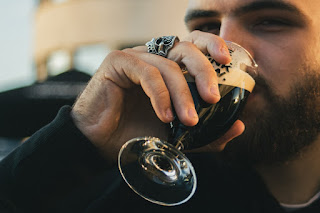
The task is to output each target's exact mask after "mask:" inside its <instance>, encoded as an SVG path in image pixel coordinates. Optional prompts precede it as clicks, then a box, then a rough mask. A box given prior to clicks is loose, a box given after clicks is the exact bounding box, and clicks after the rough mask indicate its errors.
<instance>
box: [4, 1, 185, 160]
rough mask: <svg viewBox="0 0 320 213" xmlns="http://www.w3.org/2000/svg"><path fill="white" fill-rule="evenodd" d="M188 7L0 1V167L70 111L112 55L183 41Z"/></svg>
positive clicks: (179, 3) (174, 3) (162, 3)
mask: <svg viewBox="0 0 320 213" xmlns="http://www.w3.org/2000/svg"><path fill="white" fill-rule="evenodd" d="M186 6H187V0H174V1H173V0H161V1H159V0H10V1H4V0H2V1H1V3H0V29H1V33H0V47H1V48H0V160H1V158H2V157H1V156H4V155H5V154H7V153H8V150H10V149H11V147H15V146H16V145H17V144H20V143H21V141H22V140H23V139H24V138H25V137H28V136H29V135H31V134H32V133H33V132H34V131H36V130H37V129H39V128H40V127H41V126H43V125H45V124H46V123H48V122H50V121H51V120H52V119H53V118H54V116H55V114H56V112H57V110H58V109H59V108H60V107H61V106H62V105H64V104H72V103H73V102H74V100H75V98H76V96H77V95H78V94H79V93H80V92H81V90H82V89H83V88H84V86H85V84H86V82H87V81H88V80H89V79H90V77H91V76H92V75H93V73H94V72H95V71H96V69H97V68H98V66H99V65H100V63H101V62H102V60H103V59H104V57H105V56H106V55H107V54H108V53H109V52H110V51H112V50H116V49H123V48H126V47H132V46H136V45H143V44H144V43H145V42H146V41H148V40H150V39H151V38H152V37H158V36H162V35H178V36H180V37H183V36H185V35H186V32H187V31H186V27H185V25H184V22H183V17H184V13H185V10H186ZM8 141H9V143H8ZM8 147H9V148H10V149H8Z"/></svg>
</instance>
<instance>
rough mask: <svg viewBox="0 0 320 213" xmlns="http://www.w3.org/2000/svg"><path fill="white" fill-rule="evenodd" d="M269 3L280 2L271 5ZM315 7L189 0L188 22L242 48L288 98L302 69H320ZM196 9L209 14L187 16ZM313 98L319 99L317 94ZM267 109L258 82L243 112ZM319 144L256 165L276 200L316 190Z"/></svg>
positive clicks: (290, 0) (299, 198)
mask: <svg viewBox="0 0 320 213" xmlns="http://www.w3.org/2000/svg"><path fill="white" fill-rule="evenodd" d="M270 2H277V3H282V5H280V4H277V5H273V6H272V7H270ZM256 3H258V4H260V5H261V4H265V3H268V4H269V6H268V7H269V8H266V6H267V5H266V4H265V5H264V9H259V7H253V5H254V4H255V5H258V4H256ZM283 6H286V7H283ZM288 6H290V7H288ZM319 6H320V2H319V1H315V0H314V1H312V0H309V1H303V2H302V1H299V0H287V1H282V0H279V1H253V0H230V1H223V0H200V1H199V0H197V1H196V0H191V1H190V4H189V9H188V15H187V16H186V21H187V22H186V23H187V26H188V27H189V29H190V30H191V31H192V30H195V29H200V30H202V31H206V32H210V33H213V34H216V35H219V36H220V37H222V38H223V39H226V40H231V41H234V42H237V43H239V44H240V45H242V46H244V47H245V48H246V49H247V50H248V51H249V52H250V53H251V54H252V55H253V57H254V58H255V60H256V62H257V63H258V64H259V75H260V77H261V78H263V79H264V80H265V81H266V82H267V83H268V84H269V85H270V86H271V87H272V89H273V93H274V94H275V95H277V96H279V97H281V98H283V99H287V100H288V99H289V97H290V95H291V88H294V85H296V84H297V82H299V80H300V79H304V78H305V75H306V74H307V73H306V72H311V71H315V72H318V73H319V72H320V70H319V65H320V63H319V61H320V60H319V54H317V53H316V51H315V50H317V49H318V47H319V36H318V35H319V30H320V28H319V24H320V23H319V20H320V19H319V18H320V17H319V16H320V13H319V12H318V11H317V10H316V9H315V8H318V7H319ZM244 8H246V10H244ZM292 8H294V9H292ZM194 10H205V11H211V14H209V13H207V14H205V13H202V16H201V17H199V16H191V15H190V14H191V13H192V11H194ZM213 11H214V13H213ZM198 14H199V13H198ZM204 14H205V15H204ZM301 62H305V63H306V64H309V69H303V67H302V63H301ZM318 97H319V95H318ZM314 101H315V102H316V101H318V103H319V98H318V99H314ZM269 107H271V106H270V105H268V101H267V99H266V98H265V97H264V96H263V91H262V89H261V88H260V87H259V84H258V85H257V86H256V89H255V90H254V92H253V95H252V96H251V97H250V100H249V101H248V104H247V107H246V111H247V112H249V113H248V114H251V116H252V117H254V116H255V115H256V114H260V113H261V112H263V111H264V110H268V108H269ZM250 119H252V118H250V117H248V118H246V121H245V123H250ZM319 144H320V141H319V137H318V138H317V139H316V140H315V141H313V142H312V145H311V146H309V147H307V148H305V149H304V150H302V151H301V153H300V155H299V156H296V157H295V158H294V159H291V160H290V161H286V162H281V163H280V162H279V163H275V164H271V165H269V164H264V163H261V164H259V165H256V166H255V167H256V169H257V171H258V172H259V173H260V175H261V176H262V178H263V179H264V181H265V183H266V185H267V186H268V188H269V189H270V191H271V193H272V194H273V195H274V196H275V197H276V198H277V199H278V200H279V201H280V202H283V203H289V204H290V203H291V204H297V203H303V202H306V201H308V200H309V199H310V198H311V197H312V196H313V195H314V194H315V193H317V192H318V191H319V190H320V188H319V183H320V170H319V167H318V166H317V162H319V160H320V159H319V156H320V155H319V154H320V153H319V152H320V150H319Z"/></svg>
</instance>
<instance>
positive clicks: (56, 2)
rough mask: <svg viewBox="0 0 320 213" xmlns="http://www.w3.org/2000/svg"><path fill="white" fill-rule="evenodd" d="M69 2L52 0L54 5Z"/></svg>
mask: <svg viewBox="0 0 320 213" xmlns="http://www.w3.org/2000/svg"><path fill="white" fill-rule="evenodd" d="M66 1H68V0H51V2H52V3H55V4H59V3H63V2H66Z"/></svg>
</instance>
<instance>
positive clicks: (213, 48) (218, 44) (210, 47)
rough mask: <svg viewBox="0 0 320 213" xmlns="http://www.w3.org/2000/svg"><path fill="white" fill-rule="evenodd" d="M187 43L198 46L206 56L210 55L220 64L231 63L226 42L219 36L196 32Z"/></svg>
mask: <svg viewBox="0 0 320 213" xmlns="http://www.w3.org/2000/svg"><path fill="white" fill-rule="evenodd" d="M185 41H189V42H191V43H193V44H194V45H196V46H197V47H198V48H199V50H201V52H203V53H204V54H207V53H209V54H210V55H211V56H212V57H213V58H214V59H215V60H216V61H217V62H218V63H221V64H228V63H230V62H231V56H230V53H229V50H228V47H227V45H226V42H225V41H224V40H223V39H222V38H221V37H219V36H217V35H214V34H212V33H206V32H202V31H199V30H195V31H193V32H191V33H190V34H189V35H188V36H187V37H186V38H185Z"/></svg>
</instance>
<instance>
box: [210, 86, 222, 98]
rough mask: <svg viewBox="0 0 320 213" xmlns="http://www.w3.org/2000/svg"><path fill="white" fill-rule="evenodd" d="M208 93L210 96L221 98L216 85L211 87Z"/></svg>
mask: <svg viewBox="0 0 320 213" xmlns="http://www.w3.org/2000/svg"><path fill="white" fill-rule="evenodd" d="M210 92H211V94H212V95H214V96H215V97H217V98H218V99H220V98H221V96H220V92H219V87H218V85H216V84H214V85H213V86H211V88H210Z"/></svg>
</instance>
